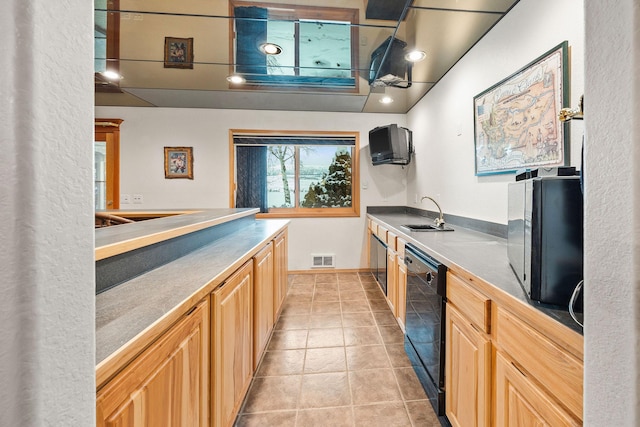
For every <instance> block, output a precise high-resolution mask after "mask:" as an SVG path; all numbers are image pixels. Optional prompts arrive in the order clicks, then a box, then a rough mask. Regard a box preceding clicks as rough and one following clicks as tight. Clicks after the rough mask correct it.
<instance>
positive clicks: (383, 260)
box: [369, 233, 387, 296]
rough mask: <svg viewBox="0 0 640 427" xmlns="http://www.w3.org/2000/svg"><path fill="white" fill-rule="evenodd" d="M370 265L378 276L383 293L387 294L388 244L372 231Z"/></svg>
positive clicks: (377, 279)
mask: <svg viewBox="0 0 640 427" xmlns="http://www.w3.org/2000/svg"><path fill="white" fill-rule="evenodd" d="M369 266H370V267H371V274H373V276H374V277H375V278H376V281H377V282H378V285H380V288H381V289H382V293H384V294H385V296H386V295H387V245H386V243H384V242H383V241H382V240H380V239H378V237H377V236H376V235H375V234H373V233H371V240H369Z"/></svg>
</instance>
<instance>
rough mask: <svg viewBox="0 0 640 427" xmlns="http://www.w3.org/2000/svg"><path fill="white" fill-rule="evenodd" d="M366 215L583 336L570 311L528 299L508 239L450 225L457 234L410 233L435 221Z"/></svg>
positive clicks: (442, 259)
mask: <svg viewBox="0 0 640 427" xmlns="http://www.w3.org/2000/svg"><path fill="white" fill-rule="evenodd" d="M367 216H368V217H370V218H372V219H374V220H376V222H378V223H379V224H382V225H383V226H384V227H387V228H388V229H390V230H391V231H392V232H393V233H395V234H397V235H398V236H399V237H400V238H402V239H404V240H406V241H407V242H409V243H411V244H413V245H414V246H416V247H417V248H418V249H421V250H423V251H424V252H425V253H427V254H428V255H431V256H432V257H433V258H435V259H437V260H438V261H440V262H441V263H443V264H445V265H446V266H447V267H448V268H449V269H451V270H456V269H457V270H461V271H466V272H468V273H470V274H472V275H474V276H477V277H479V278H480V279H482V280H484V281H485V282H487V283H490V284H491V285H493V286H495V287H496V288H498V289H501V290H502V291H504V292H506V293H508V294H510V295H511V296H513V297H514V298H516V299H518V300H520V301H524V302H526V303H528V304H530V305H531V306H533V307H535V308H537V309H538V310H540V311H542V312H544V313H545V314H547V315H548V316H550V317H552V318H554V319H555V320H557V321H558V322H560V323H562V324H563V325H565V326H567V327H569V328H570V329H572V330H574V331H577V332H579V333H582V328H581V327H580V326H579V325H578V324H577V323H576V322H575V321H574V320H573V319H572V318H571V316H570V315H569V313H568V312H567V311H564V310H558V309H553V308H548V307H543V306H540V305H538V304H535V303H533V302H532V301H530V300H529V299H528V298H527V295H526V294H525V292H524V290H523V289H522V287H521V286H520V283H519V282H518V279H517V278H516V275H515V273H514V272H513V270H512V269H511V266H510V265H509V259H508V256H507V240H506V239H503V238H500V237H496V236H492V235H490V234H485V233H480V232H477V231H474V230H470V229H467V228H463V227H458V226H455V225H451V224H447V226H448V227H451V228H453V229H454V231H441V232H420V231H418V232H416V231H410V230H409V229H407V228H404V227H402V225H403V224H432V223H433V221H432V220H431V219H429V218H426V217H423V216H418V215H412V214H408V213H375V214H371V213H369V214H367ZM445 219H446V217H445Z"/></svg>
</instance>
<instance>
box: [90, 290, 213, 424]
mask: <svg viewBox="0 0 640 427" xmlns="http://www.w3.org/2000/svg"><path fill="white" fill-rule="evenodd" d="M208 414H209V302H208V298H207V299H206V300H203V301H202V302H201V303H200V304H198V305H197V306H196V308H195V309H194V310H192V311H191V312H190V313H189V314H188V315H186V316H185V317H184V318H182V319H181V320H180V321H178V323H176V324H175V325H174V326H173V327H171V329H169V330H168V331H167V332H166V333H165V334H164V335H162V336H161V337H160V338H159V339H158V340H157V341H156V342H154V343H153V344H152V345H151V346H150V347H149V348H147V349H146V350H145V351H144V352H143V353H142V354H141V355H140V356H138V357H137V358H136V359H134V361H133V362H131V363H130V364H129V365H128V366H127V367H125V368H124V370H122V371H121V372H120V373H119V374H117V375H116V376H115V377H114V378H113V379H112V380H111V381H109V382H108V383H107V384H106V385H105V386H104V387H102V388H101V389H100V390H99V391H98V393H97V397H96V425H97V426H98V427H116V426H117V427H128V426H135V427H143V426H145V427H165V426H166V427H191V426H192V427H204V426H208V425H209V418H208Z"/></svg>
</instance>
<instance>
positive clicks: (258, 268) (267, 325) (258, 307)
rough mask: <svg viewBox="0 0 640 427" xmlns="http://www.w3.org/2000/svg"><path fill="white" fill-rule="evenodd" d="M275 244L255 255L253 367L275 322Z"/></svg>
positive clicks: (256, 364)
mask: <svg viewBox="0 0 640 427" xmlns="http://www.w3.org/2000/svg"><path fill="white" fill-rule="evenodd" d="M273 280H274V275H273V244H272V243H269V244H268V245H267V246H266V247H265V248H264V249H262V250H261V251H260V252H258V253H257V254H256V255H255V256H254V257H253V369H256V368H257V367H258V363H259V362H260V357H261V356H262V351H263V350H264V348H265V346H266V345H267V340H268V339H269V335H270V334H271V330H272V329H273V323H274V313H273V291H274V286H273Z"/></svg>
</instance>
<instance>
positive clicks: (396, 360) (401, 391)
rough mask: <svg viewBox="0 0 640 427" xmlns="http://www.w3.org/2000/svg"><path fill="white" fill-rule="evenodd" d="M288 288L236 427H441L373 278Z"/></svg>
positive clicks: (294, 280) (293, 281) (310, 281)
mask: <svg viewBox="0 0 640 427" xmlns="http://www.w3.org/2000/svg"><path fill="white" fill-rule="evenodd" d="M289 283H290V286H289V292H288V294H287V298H286V300H285V302H284V306H283V309H282V315H281V316H280V319H279V320H278V323H277V324H276V327H275V330H274V332H273V335H272V337H271V341H270V342H269V345H268V347H267V351H266V353H265V355H264V357H263V360H262V362H261V364H260V366H259V367H258V371H257V372H256V375H255V378H254V380H253V383H252V385H251V388H250V389H249V392H248V394H247V397H246V399H245V402H244V404H243V407H242V408H241V410H240V411H241V413H240V415H239V416H238V419H237V420H236V424H235V426H236V427H253V426H260V427H269V426H274V427H276V426H277V427H294V426H297V427H314V426H322V427H326V426H331V427H340V426H345V427H355V426H358V427H359V426H367V427H377V426H380V427H395V426H398V427H411V426H413V427H418V426H420V427H431V426H434V427H436V426H440V423H439V422H438V420H437V418H436V416H435V414H434V412H433V410H432V408H431V405H430V404H429V402H428V401H427V400H426V396H425V394H424V391H423V389H422V387H421V386H420V383H419V382H418V378H417V377H416V375H415V373H414V371H413V368H411V363H410V362H409V359H408V358H407V356H406V354H405V352H404V345H403V339H404V337H403V334H402V331H401V330H400V328H399V327H398V325H397V323H396V322H395V319H394V318H393V315H392V314H391V311H390V310H389V307H388V305H387V303H386V301H385V300H384V295H383V294H382V292H381V291H380V288H379V287H378V285H377V283H376V282H375V280H374V278H373V276H371V275H370V274H355V273H351V274H346V273H344V274H342V273H338V274H335V273H323V274H315V275H314V274H305V275H291V276H290V277H289Z"/></svg>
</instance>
